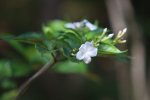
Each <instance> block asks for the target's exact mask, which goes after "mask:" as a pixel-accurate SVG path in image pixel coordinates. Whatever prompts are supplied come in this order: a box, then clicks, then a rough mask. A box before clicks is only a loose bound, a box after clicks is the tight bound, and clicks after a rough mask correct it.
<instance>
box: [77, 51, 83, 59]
mask: <svg viewBox="0 0 150 100" xmlns="http://www.w3.org/2000/svg"><path fill="white" fill-rule="evenodd" d="M84 57H85V54H84V52H82V51H78V52H77V54H76V58H77V59H78V60H82V59H83V58H84Z"/></svg>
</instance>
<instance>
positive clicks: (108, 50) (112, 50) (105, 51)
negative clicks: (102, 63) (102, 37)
mask: <svg viewBox="0 0 150 100" xmlns="http://www.w3.org/2000/svg"><path fill="white" fill-rule="evenodd" d="M98 49H99V51H98V52H99V54H100V55H115V54H121V53H124V52H126V51H120V50H119V49H118V48H117V47H115V46H113V45H111V44H106V43H101V44H100V45H99V47H98Z"/></svg>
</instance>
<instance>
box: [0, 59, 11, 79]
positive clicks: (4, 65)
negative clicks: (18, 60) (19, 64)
mask: <svg viewBox="0 0 150 100" xmlns="http://www.w3.org/2000/svg"><path fill="white" fill-rule="evenodd" d="M11 75H12V70H11V65H10V62H8V61H5V60H1V61H0V78H3V77H10V76H11Z"/></svg>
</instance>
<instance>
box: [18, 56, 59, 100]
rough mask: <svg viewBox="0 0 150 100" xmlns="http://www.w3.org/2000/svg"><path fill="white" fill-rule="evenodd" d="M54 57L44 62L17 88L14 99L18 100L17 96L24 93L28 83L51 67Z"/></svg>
mask: <svg viewBox="0 0 150 100" xmlns="http://www.w3.org/2000/svg"><path fill="white" fill-rule="evenodd" d="M56 62H57V61H56V59H55V57H54V60H53V61H49V62H48V63H47V64H45V65H44V66H43V67H42V68H41V69H40V70H39V71H38V72H36V73H35V74H34V75H33V76H32V77H30V78H29V79H28V80H27V81H26V82H25V83H24V84H23V85H22V86H21V87H20V89H19V91H18V94H17V96H16V100H19V98H20V97H21V96H22V95H23V94H24V93H25V91H26V90H27V89H28V88H29V85H30V84H31V83H32V82H33V81H34V80H35V79H36V78H38V77H39V76H40V75H42V74H43V73H44V72H45V71H47V70H48V69H49V68H50V67H52V66H53V65H54V64H55V63H56Z"/></svg>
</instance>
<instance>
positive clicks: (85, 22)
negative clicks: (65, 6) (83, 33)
mask: <svg viewBox="0 0 150 100" xmlns="http://www.w3.org/2000/svg"><path fill="white" fill-rule="evenodd" d="M65 27H66V28H71V29H77V28H84V27H87V28H88V29H89V30H91V31H93V30H96V29H97V26H95V25H93V24H92V23H90V22H89V21H88V20H86V19H84V20H82V21H80V22H73V23H67V24H65Z"/></svg>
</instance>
